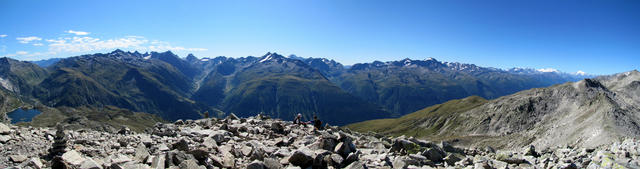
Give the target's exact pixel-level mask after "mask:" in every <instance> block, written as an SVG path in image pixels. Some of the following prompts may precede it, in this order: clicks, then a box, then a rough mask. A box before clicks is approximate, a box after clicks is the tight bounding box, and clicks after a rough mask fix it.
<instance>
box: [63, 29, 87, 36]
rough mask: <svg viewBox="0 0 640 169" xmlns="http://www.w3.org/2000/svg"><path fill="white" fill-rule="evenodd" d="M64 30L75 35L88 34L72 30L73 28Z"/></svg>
mask: <svg viewBox="0 0 640 169" xmlns="http://www.w3.org/2000/svg"><path fill="white" fill-rule="evenodd" d="M65 32H67V33H70V34H75V35H78V36H82V35H88V34H89V32H83V31H74V30H68V31H65Z"/></svg>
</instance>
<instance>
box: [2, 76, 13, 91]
mask: <svg viewBox="0 0 640 169" xmlns="http://www.w3.org/2000/svg"><path fill="white" fill-rule="evenodd" d="M0 85H1V86H2V87H4V88H5V89H7V90H9V91H13V92H16V88H15V87H14V86H13V84H11V82H10V81H9V80H7V79H5V78H2V77H0Z"/></svg>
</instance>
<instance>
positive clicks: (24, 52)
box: [16, 51, 29, 55]
mask: <svg viewBox="0 0 640 169" xmlns="http://www.w3.org/2000/svg"><path fill="white" fill-rule="evenodd" d="M16 54H17V55H26V54H29V52H27V51H18V52H16Z"/></svg>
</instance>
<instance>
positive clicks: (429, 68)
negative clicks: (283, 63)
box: [310, 58, 588, 115]
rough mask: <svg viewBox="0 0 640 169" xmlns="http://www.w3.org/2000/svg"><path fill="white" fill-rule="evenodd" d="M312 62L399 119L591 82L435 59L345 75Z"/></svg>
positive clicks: (361, 68)
mask: <svg viewBox="0 0 640 169" xmlns="http://www.w3.org/2000/svg"><path fill="white" fill-rule="evenodd" d="M311 63H315V64H310V65H312V66H313V67H314V68H316V69H319V70H323V71H322V72H323V73H325V75H327V76H328V77H329V79H331V80H332V81H333V82H334V83H335V84H337V85H339V86H340V87H341V88H342V89H344V90H345V91H347V92H349V93H351V94H353V95H355V96H358V97H360V98H363V99H365V100H367V101H370V102H373V103H377V104H379V105H382V106H384V107H385V108H386V109H387V110H389V111H391V112H393V113H396V114H399V115H402V114H406V113H410V112H413V111H416V110H419V109H421V108H424V107H426V106H430V105H434V104H438V103H443V102H445V101H448V100H451V99H460V98H464V97H468V96H472V95H477V96H481V97H484V98H487V99H492V98H497V97H500V96H504V95H507V94H512V93H515V92H517V91H521V90H525V89H530V88H536V87H547V86H551V85H554V84H559V83H564V82H569V81H577V80H581V79H583V78H584V77H588V76H574V75H570V74H565V73H559V72H539V71H534V72H525V71H515V70H513V69H512V70H502V69H496V68H486V67H479V66H476V65H473V64H462V63H452V62H441V61H438V60H436V59H433V58H429V59H425V60H411V59H404V60H400V61H389V62H379V61H376V62H372V63H360V64H355V65H353V66H351V67H350V68H349V69H346V70H345V69H344V68H343V67H342V66H341V65H337V64H336V63H335V62H333V61H328V60H326V59H322V61H315V62H311ZM527 70H528V69H527Z"/></svg>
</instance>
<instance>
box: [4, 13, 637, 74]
mask: <svg viewBox="0 0 640 169" xmlns="http://www.w3.org/2000/svg"><path fill="white" fill-rule="evenodd" d="M639 9H640V1H637V0H626V1H617V0H612V1H605V0H602V1H583V0H581V1H555V0H554V1H524V0H517V1H513V0H508V1H458V0H453V1H428V0H426V1H391V0H389V1H378V0H361V1H353V0H322V1H320V0H318V1H306V0H305V1H300V0H291V1H263V0H256V1H242V0H233V1H231V0H229V1H129V0H126V1H115V0H108V1H46V2H45V1H25V0H20V1H12V0H2V1H0V56H9V57H13V58H17V59H21V60H37V59H43V58H51V57H68V56H75V55H80V54H87V53H96V52H106V51H111V50H113V49H114V48H122V49H125V50H142V51H146V50H167V49H171V50H172V51H174V52H176V53H178V54H179V55H181V56H182V57H184V56H186V54H187V53H194V54H195V55H196V56H198V57H215V56H231V57H242V56H248V55H253V56H261V55H263V54H264V53H266V52H268V51H275V52H278V53H282V54H285V55H288V54H296V55H298V56H303V57H326V58H330V59H335V60H337V61H339V62H342V63H343V64H347V65H349V64H353V63H360V62H371V61H373V60H380V61H389V60H400V59H403V58H407V57H408V58H413V59H424V58H427V57H434V58H436V59H438V60H442V61H452V62H463V63H473V64H477V65H481V66H490V67H497V68H511V67H528V68H555V69H558V70H561V71H565V72H576V71H578V70H582V71H585V72H587V73H592V74H611V73H616V72H623V71H629V70H633V69H638V68H639V67H640V10H639ZM70 30H72V31H70Z"/></svg>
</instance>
